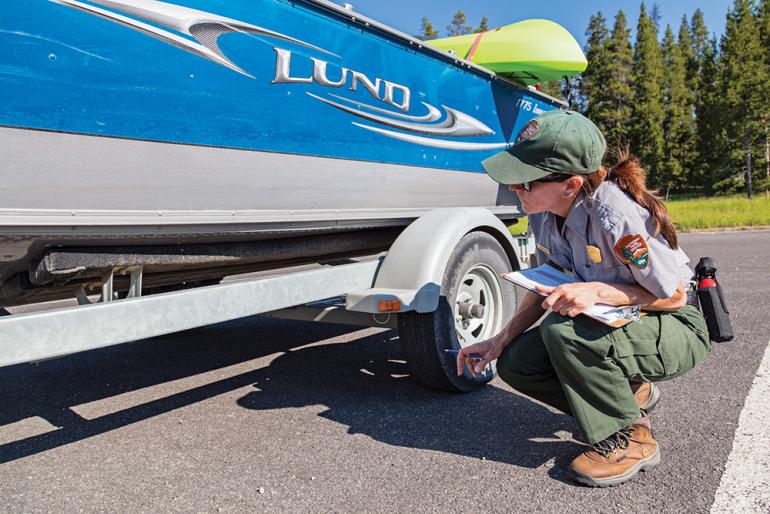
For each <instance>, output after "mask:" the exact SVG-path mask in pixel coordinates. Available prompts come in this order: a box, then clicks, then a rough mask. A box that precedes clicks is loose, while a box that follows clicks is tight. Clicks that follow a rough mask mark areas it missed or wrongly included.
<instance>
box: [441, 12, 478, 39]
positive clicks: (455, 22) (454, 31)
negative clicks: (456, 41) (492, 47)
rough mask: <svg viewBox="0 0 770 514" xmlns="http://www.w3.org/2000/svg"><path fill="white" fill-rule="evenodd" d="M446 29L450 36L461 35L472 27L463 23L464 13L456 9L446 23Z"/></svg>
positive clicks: (471, 30)
mask: <svg viewBox="0 0 770 514" xmlns="http://www.w3.org/2000/svg"><path fill="white" fill-rule="evenodd" d="M446 30H447V33H449V35H450V36H462V35H463V34H470V33H471V32H473V27H471V26H470V25H466V24H465V13H464V12H462V11H457V12H456V13H455V15H454V16H453V17H452V21H451V23H450V24H449V25H447V27H446Z"/></svg>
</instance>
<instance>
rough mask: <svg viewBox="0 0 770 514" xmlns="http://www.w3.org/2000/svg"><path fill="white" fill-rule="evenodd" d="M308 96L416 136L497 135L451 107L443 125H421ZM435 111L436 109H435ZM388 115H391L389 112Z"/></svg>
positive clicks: (447, 110) (474, 119)
mask: <svg viewBox="0 0 770 514" xmlns="http://www.w3.org/2000/svg"><path fill="white" fill-rule="evenodd" d="M307 94H308V95H310V96H312V97H313V98H315V99H316V100H320V101H321V102H323V103H325V104H327V105H331V106H332V107H335V108H337V109H339V110H341V111H345V112H347V113H350V114H352V115H354V116H358V117H359V118H364V119H366V120H369V121H373V122H375V123H379V124H380V125H385V126H387V127H392V128H397V129H401V130H408V131H409V132H414V133H416V134H427V135H432V136H450V137H464V136H488V135H490V134H494V133H495V132H494V131H493V130H492V129H491V128H489V127H487V126H486V125H484V124H483V123H482V122H480V121H479V120H477V119H476V118H474V117H472V116H468V115H467V114H465V113H463V112H460V111H458V110H456V109H452V108H451V107H447V106H445V105H442V106H441V107H443V108H444V110H445V111H446V118H445V119H444V121H442V122H441V123H434V124H421V123H413V122H406V121H397V120H393V119H390V118H386V117H384V116H378V115H377V114H370V113H367V112H363V111H359V110H357V109H354V108H352V107H348V106H347V105H342V104H340V103H337V102H333V101H332V100H329V99H327V98H322V97H320V96H318V95H315V94H313V93H310V92H307ZM357 105H359V106H361V107H366V108H371V109H373V110H378V111H381V112H382V111H384V110H383V109H377V108H376V107H375V108H372V106H369V105H366V104H359V103H357ZM425 105H427V104H425ZM430 107H432V106H429V109H430ZM433 109H435V107H433ZM384 112H388V111H384ZM388 114H390V113H389V112H388ZM431 114H433V113H432V112H431V113H429V116H431Z"/></svg>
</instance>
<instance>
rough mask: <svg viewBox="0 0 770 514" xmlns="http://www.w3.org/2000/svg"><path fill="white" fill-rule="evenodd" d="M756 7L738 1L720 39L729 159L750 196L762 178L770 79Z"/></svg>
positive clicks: (726, 185)
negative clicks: (753, 8)
mask: <svg viewBox="0 0 770 514" xmlns="http://www.w3.org/2000/svg"><path fill="white" fill-rule="evenodd" d="M752 7H753V1H752V0H735V3H734V4H733V7H732V9H730V11H728V13H727V26H726V29H725V34H724V36H723V37H722V40H721V42H720V46H721V59H720V63H721V71H722V73H721V80H720V83H721V85H722V88H721V93H722V98H723V102H724V113H723V123H724V126H725V130H726V133H727V138H728V142H729V143H730V152H729V158H730V161H731V164H732V168H733V170H732V173H735V174H741V173H742V175H743V177H744V185H745V190H746V195H747V196H748V197H749V198H751V196H752V195H753V192H754V191H753V181H754V180H755V179H756V178H761V177H759V176H758V175H759V174H758V173H757V168H758V166H755V165H754V164H755V163H756V161H762V160H763V157H764V153H765V152H764V146H765V145H764V119H765V117H766V115H767V107H766V99H765V98H764V96H765V92H766V82H767V79H768V72H767V62H766V53H767V52H766V50H765V49H764V48H763V47H762V43H761V40H760V30H759V23H758V20H757V18H756V17H755V15H754V13H753V12H752ZM762 171H764V170H762ZM755 174H756V175H757V177H755V176H754V175H755ZM724 178H727V179H728V180H727V181H725V182H723V183H722V184H720V185H719V186H720V189H727V188H729V182H730V181H729V177H724Z"/></svg>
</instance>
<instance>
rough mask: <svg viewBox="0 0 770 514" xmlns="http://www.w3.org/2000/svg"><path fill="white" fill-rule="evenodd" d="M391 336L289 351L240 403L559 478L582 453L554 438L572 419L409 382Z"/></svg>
mask: <svg viewBox="0 0 770 514" xmlns="http://www.w3.org/2000/svg"><path fill="white" fill-rule="evenodd" d="M401 359H402V357H401V356H400V351H399V347H398V344H397V337H396V336H395V332H385V333H383V334H377V335H375V336H371V337H368V338H366V339H365V340H362V341H359V342H357V343H355V344H346V343H345V344H329V345H323V346H310V347H306V348H300V349H297V350H293V351H290V352H288V353H286V354H284V355H282V356H280V357H278V358H276V359H275V360H273V362H272V363H271V365H270V366H269V367H268V368H263V369H261V370H260V371H259V372H258V373H257V374H256V376H257V380H256V383H255V384H254V387H255V389H256V390H255V391H254V392H252V393H249V394H247V395H246V396H244V397H243V398H241V399H240V400H239V401H238V403H239V404H240V405H241V406H243V407H246V408H249V409H255V410H266V409H280V408H287V407H303V406H307V405H324V406H326V407H328V408H327V410H325V411H324V412H322V413H320V414H319V415H320V416H322V417H324V418H326V419H329V420H332V421H335V422H337V423H340V424H343V425H345V426H348V427H349V429H348V433H351V434H365V435H367V436H369V437H371V438H373V439H375V440H377V441H381V442H384V443H386V444H390V445H395V446H402V447H408V448H421V449H428V450H434V451H439V452H447V453H454V454H457V455H463V456H467V457H474V458H479V459H480V458H485V459H487V460H495V461H499V462H504V463H508V464H512V465H515V466H520V467H526V468H537V467H539V466H542V465H543V464H545V463H546V462H548V461H549V460H551V459H554V458H556V466H554V468H553V470H551V475H552V477H554V478H557V479H558V478H561V474H562V471H561V470H562V469H564V467H565V465H566V463H567V462H568V460H563V459H571V458H572V457H574V456H575V455H577V453H579V448H580V446H579V445H578V444H576V443H575V442H573V441H571V440H565V439H562V438H560V437H558V436H557V435H556V433H557V432H560V431H572V430H573V429H574V428H575V427H576V425H574V423H573V421H572V419H571V418H569V417H568V416H566V415H563V414H554V413H553V412H551V411H549V410H548V409H546V408H545V407H542V406H541V405H539V404H536V403H534V402H532V401H530V400H528V399H526V398H523V397H520V396H517V395H515V394H513V393H511V392H510V391H507V390H503V389H500V388H499V387H496V386H494V385H488V386H486V387H483V388H481V389H480V390H478V391H475V392H472V393H468V394H453V393H447V392H442V391H435V390H432V389H428V388H425V387H423V386H421V385H419V384H417V383H416V382H415V381H414V380H412V379H411V377H409V376H408V373H409V370H408V368H407V365H406V363H405V362H404V361H403V360H401Z"/></svg>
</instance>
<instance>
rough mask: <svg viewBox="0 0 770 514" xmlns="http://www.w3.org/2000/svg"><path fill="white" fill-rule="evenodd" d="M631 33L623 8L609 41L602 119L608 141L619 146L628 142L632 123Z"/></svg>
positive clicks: (602, 126)
mask: <svg viewBox="0 0 770 514" xmlns="http://www.w3.org/2000/svg"><path fill="white" fill-rule="evenodd" d="M630 33H631V31H630V29H628V27H627V26H626V15H625V13H624V12H623V11H622V10H619V11H618V13H617V14H616V15H615V23H614V25H613V27H612V34H611V35H610V37H609V38H608V39H607V40H606V42H605V56H606V59H607V62H606V64H605V72H606V77H605V79H606V82H605V83H604V84H603V86H602V88H601V97H602V103H603V109H602V111H603V112H602V116H601V117H600V118H599V120H598V121H599V123H601V128H602V129H603V131H604V136H605V137H606V138H607V141H608V142H609V143H610V144H611V145H615V146H618V147H621V146H626V145H628V142H629V141H628V124H629V121H630V119H631V109H632V107H631V106H632V105H633V103H634V91H633V89H632V87H631V77H632V75H633V71H632V67H631V66H632V63H633V58H634V53H633V50H632V49H631V42H630V40H629V35H630ZM594 121H597V120H594Z"/></svg>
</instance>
